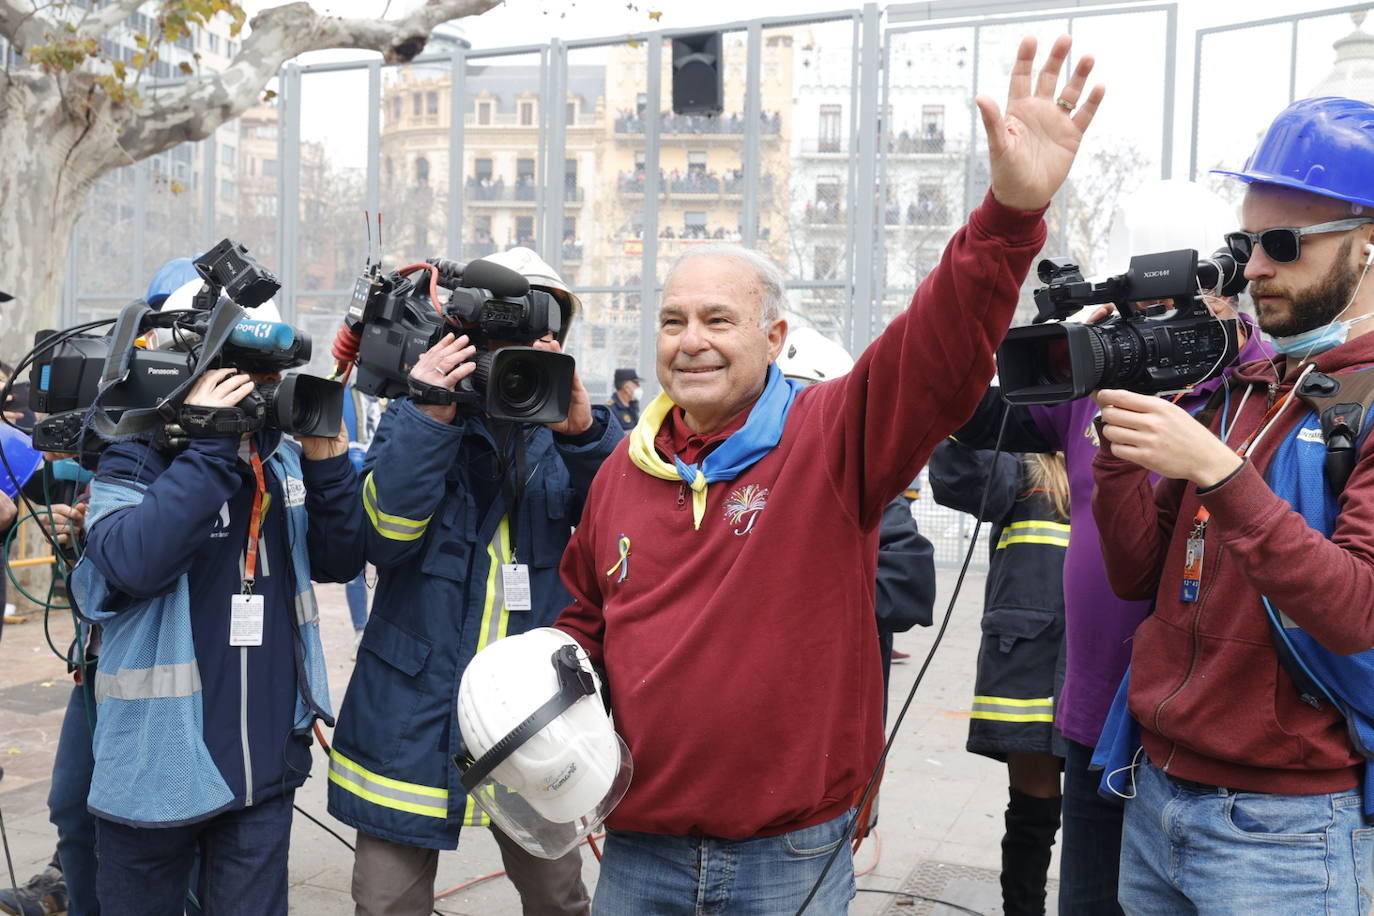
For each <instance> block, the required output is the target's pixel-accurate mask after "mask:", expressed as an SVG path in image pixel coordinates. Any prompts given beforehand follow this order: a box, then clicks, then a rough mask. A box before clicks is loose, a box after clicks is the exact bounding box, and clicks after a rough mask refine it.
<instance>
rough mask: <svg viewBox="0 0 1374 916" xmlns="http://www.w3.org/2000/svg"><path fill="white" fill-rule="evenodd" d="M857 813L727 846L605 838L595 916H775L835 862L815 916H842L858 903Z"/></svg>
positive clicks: (637, 836) (792, 907)
mask: <svg viewBox="0 0 1374 916" xmlns="http://www.w3.org/2000/svg"><path fill="white" fill-rule="evenodd" d="M852 817H853V812H852V811H851V812H849V813H847V814H844V815H842V816H841V817H837V818H835V819H834V820H830V821H826V822H825V823H822V824H816V825H814V826H812V827H803V828H802V829H800V830H794V831H792V832H791V833H784V834H780V835H779V836H770V837H761V838H759V839H753V840H722V839H716V838H715V837H701V836H663V835H660V834H651V833H634V832H631V831H627V830H609V831H607V832H606V848H605V851H604V852H603V855H602V859H601V876H600V878H599V879H598V880H597V883H596V895H595V897H594V898H593V899H592V913H593V916H673V914H683V916H709V914H729V916H775V914H780V913H786V914H791V913H795V912H796V911H797V908H798V907H799V906H801V902H802V901H803V900H805V899H806V895H807V894H808V893H810V891H811V887H812V885H814V884H815V883H816V879H817V878H818V877H820V874H821V869H822V868H824V867H825V863H826V860H827V859H828V858H829V856H830V853H831V852H832V851H833V850H834V849H835V847H836V846H843V848H842V849H841V850H840V852H839V855H837V856H836V857H835V864H834V865H832V866H831V867H830V871H829V873H828V874H827V875H826V877H825V883H823V884H822V885H821V888H820V890H819V891H817V892H816V896H815V898H814V899H812V901H811V903H810V904H809V905H808V906H807V908H806V912H807V913H808V914H809V916H841V914H844V913H847V912H848V911H849V901H850V900H852V899H853V898H854V893H855V888H854V858H853V855H852V854H851V852H850V847H849V840H848V837H847V836H846V834H845V828H846V827H848V826H849V823H850V819H851V818H852Z"/></svg>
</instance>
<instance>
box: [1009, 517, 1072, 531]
mask: <svg viewBox="0 0 1374 916" xmlns="http://www.w3.org/2000/svg"><path fill="white" fill-rule="evenodd" d="M1025 528H1044V529H1047V530H1050V531H1062V532H1063V533H1064V534H1068V533H1069V526H1068V525H1067V524H1065V523H1064V522H1049V521H1038V520H1035V519H1032V520H1030V521H1027V522H1012V523H1011V524H1010V525H1008V526H1007V527H1006V530H1007V531H1020V530H1022V529H1025Z"/></svg>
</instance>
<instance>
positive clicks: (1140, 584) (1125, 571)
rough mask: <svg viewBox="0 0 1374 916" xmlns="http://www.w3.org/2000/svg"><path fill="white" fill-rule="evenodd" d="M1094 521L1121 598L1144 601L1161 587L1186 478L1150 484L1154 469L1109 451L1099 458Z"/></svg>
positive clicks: (1109, 575)
mask: <svg viewBox="0 0 1374 916" xmlns="http://www.w3.org/2000/svg"><path fill="white" fill-rule="evenodd" d="M1093 477H1094V481H1095V486H1094V487H1093V519H1094V520H1095V521H1096V522H1097V530H1098V533H1099V534H1100V536H1101V538H1102V559H1103V561H1104V563H1105V564H1106V567H1107V581H1108V583H1110V584H1111V586H1112V591H1114V592H1116V595H1117V597H1118V598H1122V599H1124V600H1127V601H1143V600H1146V599H1149V598H1153V597H1154V596H1155V593H1156V592H1157V591H1159V579H1160V575H1161V574H1162V573H1163V570H1164V557H1165V554H1167V553H1168V550H1169V539H1170V538H1171V537H1173V533H1174V524H1175V521H1176V519H1177V517H1178V504H1179V500H1180V499H1181V498H1182V496H1183V492H1182V490H1183V485H1184V483H1185V482H1183V481H1177V480H1169V479H1167V478H1165V479H1163V480H1161V481H1160V482H1159V484H1158V486H1151V485H1150V472H1149V471H1147V470H1145V469H1144V468H1142V467H1140V466H1139V465H1137V464H1133V463H1131V462H1129V461H1123V460H1122V459H1120V458H1116V457H1113V456H1112V455H1110V454H1108V453H1107V452H1106V451H1105V450H1104V451H1100V452H1098V453H1097V456H1096V457H1095V458H1093Z"/></svg>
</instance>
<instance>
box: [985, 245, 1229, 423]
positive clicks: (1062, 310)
mask: <svg viewBox="0 0 1374 916" xmlns="http://www.w3.org/2000/svg"><path fill="white" fill-rule="evenodd" d="M1036 272H1037V275H1038V276H1039V278H1040V280H1041V282H1043V283H1045V284H1046V285H1045V286H1044V287H1042V288H1040V289H1037V290H1036V291H1035V305H1036V307H1037V309H1038V310H1039V315H1038V316H1037V317H1036V319H1035V323H1034V324H1031V325H1027V326H1025V327H1020V328H1012V329H1011V330H1010V331H1008V332H1007V336H1006V338H1005V339H1004V340H1003V341H1002V346H1001V347H999V348H998V350H997V373H998V378H999V380H1000V383H1001V389H1002V397H1003V398H1004V399H1005V400H1006V401H1007V402H1008V403H1011V404H1062V403H1064V402H1065V401H1073V400H1076V399H1078V398H1081V397H1084V396H1086V395H1087V394H1088V393H1089V392H1091V391H1096V390H1097V389H1099V388H1125V389H1127V390H1129V391H1136V392H1140V393H1142V394H1157V393H1159V392H1163V391H1178V390H1182V389H1184V388H1187V387H1189V386H1190V385H1196V384H1198V383H1199V382H1205V381H1207V380H1208V379H1211V378H1215V377H1216V376H1218V375H1220V374H1221V372H1222V370H1223V369H1225V368H1226V367H1227V366H1229V365H1230V364H1231V363H1232V362H1234V361H1235V359H1236V357H1237V356H1238V355H1239V335H1238V329H1237V326H1236V324H1237V322H1236V319H1234V318H1232V319H1219V318H1217V317H1216V316H1214V315H1213V314H1212V313H1211V312H1210V311H1209V310H1208V308H1207V305H1206V303H1205V302H1204V301H1203V298H1202V295H1201V293H1203V292H1208V293H1215V294H1219V295H1222V296H1234V295H1236V294H1237V293H1239V292H1240V291H1241V290H1243V289H1244V288H1245V284H1246V280H1245V276H1244V268H1243V266H1241V265H1238V264H1237V263H1236V261H1235V259H1234V258H1232V257H1231V255H1230V254H1229V253H1228V252H1227V251H1226V250H1225V249H1222V250H1219V251H1217V252H1215V253H1214V254H1213V255H1212V256H1211V257H1210V258H1206V259H1203V260H1201V261H1200V260H1198V255H1197V252H1196V251H1194V250H1192V249H1183V250H1180V251H1164V252H1158V253H1155V254H1144V255H1137V256H1135V257H1133V258H1131V266H1130V269H1128V270H1127V271H1126V272H1125V273H1123V274H1118V275H1116V276H1114V277H1108V278H1107V279H1106V280H1103V281H1101V282H1100V283H1093V282H1091V281H1088V280H1084V279H1083V273H1082V271H1081V270H1080V269H1079V267H1078V265H1077V264H1075V263H1073V262H1072V261H1070V260H1068V259H1065V258H1047V259H1045V260H1043V261H1041V262H1040V263H1039V264H1038V265H1037V268H1036ZM1105 304H1111V305H1114V306H1116V310H1117V313H1118V314H1117V315H1114V316H1112V317H1110V318H1108V319H1107V320H1105V321H1102V322H1099V323H1097V324H1079V323H1075V322H1066V321H1063V320H1062V319H1064V318H1067V317H1068V316H1070V315H1072V314H1074V313H1075V312H1077V311H1079V310H1080V309H1082V308H1083V307H1084V306H1089V305H1105ZM1050 319H1059V320H1056V321H1051V320H1050Z"/></svg>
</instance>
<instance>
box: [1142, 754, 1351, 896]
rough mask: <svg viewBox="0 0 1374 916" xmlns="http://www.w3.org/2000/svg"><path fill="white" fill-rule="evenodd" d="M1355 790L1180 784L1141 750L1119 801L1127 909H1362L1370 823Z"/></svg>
mask: <svg viewBox="0 0 1374 916" xmlns="http://www.w3.org/2000/svg"><path fill="white" fill-rule="evenodd" d="M1360 801H1361V798H1360V790H1359V789H1350V790H1348V791H1346V792H1336V793H1334V794H1331V795H1268V794H1264V793H1260V792H1233V791H1231V790H1229V789H1222V788H1210V789H1209V788H1201V787H1194V786H1187V787H1185V786H1181V785H1178V784H1177V783H1174V782H1172V781H1170V780H1169V779H1168V778H1167V777H1166V776H1165V775H1164V773H1163V772H1161V771H1160V770H1159V769H1158V768H1156V767H1155V766H1154V764H1152V763H1150V762H1149V761H1148V760H1145V759H1142V761H1141V764H1140V766H1139V767H1138V768H1137V771H1136V796H1135V798H1132V799H1130V800H1129V801H1127V802H1126V825H1125V831H1124V833H1123V835H1122V844H1121V905H1122V907H1123V908H1124V909H1125V911H1126V912H1127V913H1132V914H1134V913H1140V914H1147V916H1149V914H1160V916H1163V914H1166V913H1167V914H1170V916H1173V914H1177V913H1197V914H1199V916H1202V914H1223V913H1226V914H1230V913H1325V914H1347V913H1348V914H1351V916H1354V914H1358V913H1366V912H1368V911H1369V908H1370V905H1371V903H1374V827H1366V826H1364V817H1363V815H1362V813H1361V811H1360Z"/></svg>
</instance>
